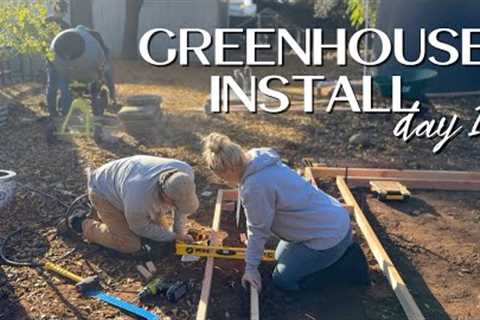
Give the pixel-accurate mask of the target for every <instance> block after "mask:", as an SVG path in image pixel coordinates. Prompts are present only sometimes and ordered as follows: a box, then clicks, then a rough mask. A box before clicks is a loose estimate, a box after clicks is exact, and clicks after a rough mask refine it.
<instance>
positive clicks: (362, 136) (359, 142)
mask: <svg viewBox="0 0 480 320" xmlns="http://www.w3.org/2000/svg"><path fill="white" fill-rule="evenodd" d="M348 143H349V144H351V145H354V146H363V147H367V146H371V145H372V143H371V141H370V137H369V136H368V134H366V133H362V132H360V133H357V134H354V135H353V136H351V137H350V139H348Z"/></svg>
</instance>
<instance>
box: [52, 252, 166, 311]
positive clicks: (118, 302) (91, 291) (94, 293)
mask: <svg viewBox="0 0 480 320" xmlns="http://www.w3.org/2000/svg"><path fill="white" fill-rule="evenodd" d="M43 268H44V269H45V270H48V271H53V272H55V273H57V274H59V275H61V276H63V277H65V278H67V279H70V280H72V281H74V282H75V283H76V285H75V287H76V288H77V290H78V291H79V292H80V293H82V294H84V295H85V296H88V297H92V298H96V299H99V300H102V301H103V302H106V303H108V304H110V305H112V306H114V307H117V308H118V309H121V310H123V311H126V312H128V313H130V314H132V315H135V316H138V317H141V318H143V319H146V320H159V318H158V317H157V316H156V315H155V314H154V313H152V312H150V311H148V310H145V309H142V308H140V307H138V306H136V305H134V304H131V303H129V302H126V301H124V300H122V299H119V298H117V297H114V296H111V295H108V294H106V293H105V292H103V291H101V290H99V287H100V281H99V278H98V276H92V277H87V278H82V277H80V276H78V275H76V274H74V273H73V272H70V271H68V270H66V269H64V268H62V267H60V266H59V265H56V264H54V263H52V262H50V261H45V262H44V263H43Z"/></svg>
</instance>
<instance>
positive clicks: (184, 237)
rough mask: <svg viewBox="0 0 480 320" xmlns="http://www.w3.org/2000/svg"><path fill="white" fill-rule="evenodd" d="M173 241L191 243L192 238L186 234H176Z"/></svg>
mask: <svg viewBox="0 0 480 320" xmlns="http://www.w3.org/2000/svg"><path fill="white" fill-rule="evenodd" d="M175 240H177V241H183V242H186V243H192V242H193V237H192V236H191V235H189V234H188V233H185V234H177V235H176V237H175Z"/></svg>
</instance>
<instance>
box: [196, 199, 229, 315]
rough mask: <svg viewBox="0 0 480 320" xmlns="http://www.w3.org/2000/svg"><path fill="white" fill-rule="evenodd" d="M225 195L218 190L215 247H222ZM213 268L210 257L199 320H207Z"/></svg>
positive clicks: (213, 233)
mask: <svg viewBox="0 0 480 320" xmlns="http://www.w3.org/2000/svg"><path fill="white" fill-rule="evenodd" d="M223 193H224V191H223V190H218V194H217V201H216V202H215V212H214V215H213V223H212V230H213V231H214V232H212V236H211V239H210V241H211V244H212V245H215V246H219V245H222V240H221V238H220V237H219V236H218V235H217V233H216V232H218V231H219V229H220V217H221V215H222V204H223V196H224V194H223ZM213 266H214V258H212V257H208V258H207V262H206V264H205V273H204V275H203V281H202V292H201V293H200V302H199V303H198V309H197V317H196V319H197V320H205V319H206V318H207V309H208V300H209V299H210V289H211V288H212V277H213Z"/></svg>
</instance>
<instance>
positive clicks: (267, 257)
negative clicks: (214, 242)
mask: <svg viewBox="0 0 480 320" xmlns="http://www.w3.org/2000/svg"><path fill="white" fill-rule="evenodd" d="M246 250H247V249H246V248H236V247H215V246H207V245H200V244H188V243H183V242H177V243H176V254H177V255H179V256H184V255H190V256H196V257H213V258H223V259H237V260H244V259H245V252H246ZM262 260H263V261H275V251H274V250H265V251H264V253H263V257H262Z"/></svg>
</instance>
